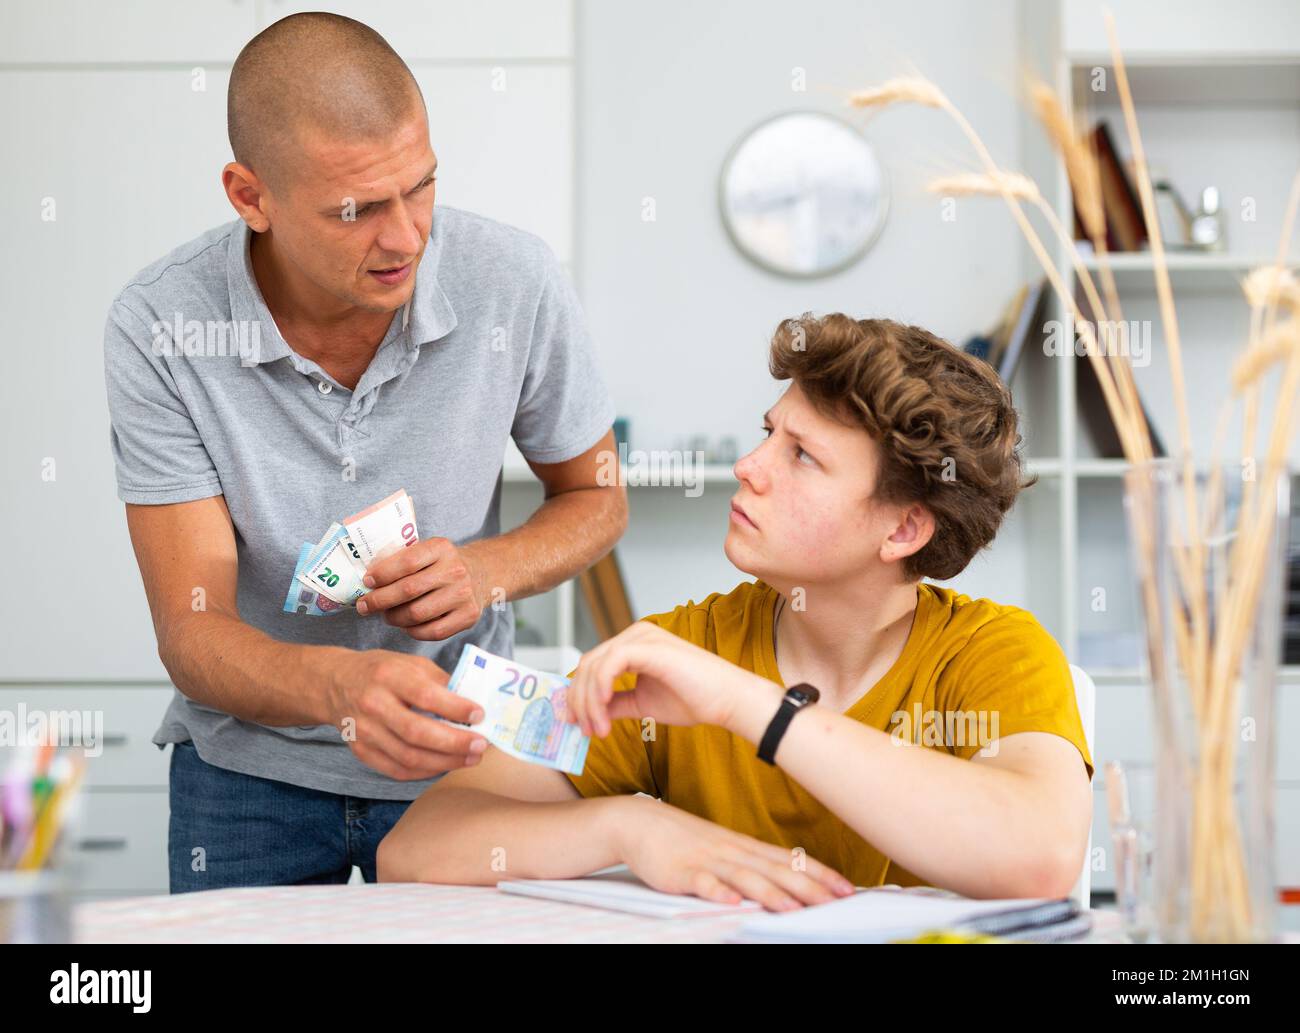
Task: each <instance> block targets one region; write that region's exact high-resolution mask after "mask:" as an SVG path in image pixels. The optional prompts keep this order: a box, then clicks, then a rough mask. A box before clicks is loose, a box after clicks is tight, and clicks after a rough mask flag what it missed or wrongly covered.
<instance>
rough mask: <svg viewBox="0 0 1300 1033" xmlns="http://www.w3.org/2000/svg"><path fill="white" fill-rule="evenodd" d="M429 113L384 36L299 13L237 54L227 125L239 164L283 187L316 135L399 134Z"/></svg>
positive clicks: (344, 21)
mask: <svg viewBox="0 0 1300 1033" xmlns="http://www.w3.org/2000/svg"><path fill="white" fill-rule="evenodd" d="M417 116H418V117H421V118H425V119H427V116H426V115H425V109H424V98H423V96H422V95H421V93H420V87H419V86H418V85H417V83H416V81H415V77H414V76H413V75H412V74H411V70H410V69H409V68H407V67H406V63H405V62H404V61H403V60H402V59H401V58H400V57H398V56H397V54H396V52H394V50H393V48H392V47H390V46H389V45H388V43H387V42H386V41H385V40H384V37H383V36H381V35H379V33H377V32H375V30H374V29H372V28H370V27H369V26H367V25H363V24H362V23H361V22H359V21H354V20H353V19H351V18H344V17H343V16H341V15H337V14H324V13H320V12H308V13H303V14H291V15H289V16H288V17H287V18H281V19H280V20H279V21H278V22H276V23H275V24H274V25H270V26H268V27H267V28H265V29H263V30H262V31H261V32H259V33H258V34H257V35H256V36H254V37H253V38H252V39H251V40H249V41H248V43H247V45H245V47H244V49H243V50H241V51H240V52H239V57H238V58H236V59H235V64H234V67H233V68H232V69H231V72H230V89H229V92H228V94H227V101H226V126H227V131H228V132H229V134H230V147H231V150H233V151H234V154H235V160H236V161H238V162H239V163H240V164H242V165H244V166H246V167H247V168H249V169H251V170H252V171H253V172H255V173H256V174H257V176H258V177H259V178H261V179H262V180H263V181H264V182H266V183H267V184H268V185H269V186H270V187H271V188H272V189H274V190H277V191H282V190H284V189H285V188H286V186H287V184H288V183H289V182H291V181H292V180H293V178H294V171H295V168H296V167H297V166H298V165H300V164H301V155H302V153H303V149H304V143H305V141H306V140H307V139H308V138H314V139H321V138H324V139H330V140H340V141H347V142H349V143H357V142H374V141H382V140H387V139H391V138H392V137H393V136H394V134H396V133H397V132H398V131H399V130H400V129H401V128H402V127H403V126H404V125H408V124H409V123H410V122H411V120H412V119H413V118H415V117H417Z"/></svg>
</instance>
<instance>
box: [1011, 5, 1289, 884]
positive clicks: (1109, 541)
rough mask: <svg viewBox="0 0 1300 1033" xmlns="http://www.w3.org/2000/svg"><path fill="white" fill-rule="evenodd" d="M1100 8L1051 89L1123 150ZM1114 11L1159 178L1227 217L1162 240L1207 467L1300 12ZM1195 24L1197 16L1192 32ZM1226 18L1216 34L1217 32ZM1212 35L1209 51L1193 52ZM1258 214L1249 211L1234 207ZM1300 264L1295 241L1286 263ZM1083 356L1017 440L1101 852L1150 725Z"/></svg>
mask: <svg viewBox="0 0 1300 1033" xmlns="http://www.w3.org/2000/svg"><path fill="white" fill-rule="evenodd" d="M1101 6H1102V5H1101V3H1099V2H1096V0H1064V3H1063V4H1062V21H1061V38H1060V46H1059V51H1058V56H1057V65H1056V84H1055V85H1056V88H1057V90H1058V91H1059V94H1060V96H1061V98H1062V101H1063V103H1064V104H1065V105H1066V108H1067V110H1068V111H1072V112H1075V113H1076V114H1077V115H1079V116H1081V120H1082V123H1083V125H1084V126H1085V127H1086V128H1090V127H1091V125H1093V124H1094V123H1095V122H1096V121H1097V120H1099V119H1105V120H1106V121H1107V122H1108V123H1109V124H1110V127H1111V135H1112V137H1113V138H1114V140H1115V142H1116V146H1117V147H1118V149H1119V150H1120V155H1121V158H1122V159H1125V160H1126V159H1128V158H1129V157H1130V155H1131V147H1130V143H1129V140H1128V134H1127V131H1126V130H1125V127H1124V121H1123V116H1122V112H1121V109H1120V105H1119V95H1118V90H1117V87H1116V84H1115V80H1114V74H1113V68H1111V61H1110V57H1109V52H1108V50H1106V49H1105V39H1104V35H1103V34H1102V24H1103V23H1102V20H1101V14H1100V10H1101ZM1111 6H1113V7H1114V8H1115V10H1116V18H1117V27H1118V31H1119V42H1120V45H1121V47H1123V50H1124V54H1125V61H1126V66H1127V68H1128V71H1129V79H1130V84H1131V86H1132V89H1133V95H1134V101H1135V104H1136V106H1137V112H1138V123H1139V128H1140V130H1141V132H1142V138H1143V144H1144V148H1145V151H1146V155H1147V159H1148V162H1149V164H1150V166H1151V168H1152V170H1153V173H1154V174H1155V175H1157V176H1160V177H1163V178H1168V179H1171V180H1172V181H1173V182H1174V185H1175V186H1176V187H1177V188H1178V190H1179V191H1180V192H1181V193H1182V194H1183V196H1184V197H1185V198H1188V199H1189V201H1190V200H1191V199H1193V198H1195V197H1198V196H1199V193H1200V190H1201V189H1202V188H1203V187H1205V186H1211V185H1213V186H1216V187H1218V188H1219V192H1220V196H1221V198H1222V203H1223V205H1224V210H1225V214H1226V222H1227V232H1226V248H1225V250H1223V251H1222V252H1216V253H1196V252H1172V253H1170V255H1169V262H1168V267H1169V271H1170V274H1171V283H1172V287H1173V292H1174V298H1175V303H1176V306H1177V311H1178V316H1179V327H1180V336H1181V341H1182V348H1183V355H1184V366H1185V371H1186V376H1187V391H1188V405H1189V410H1190V412H1191V414H1192V423H1193V427H1192V440H1193V453H1194V455H1195V456H1196V457H1197V461H1198V462H1200V463H1206V462H1208V460H1209V456H1210V452H1211V439H1212V436H1213V426H1214V422H1215V420H1216V418H1217V413H1218V405H1219V403H1220V401H1221V399H1222V398H1223V397H1225V396H1226V393H1227V385H1228V382H1229V381H1228V370H1229V369H1230V366H1231V362H1232V360H1233V359H1234V358H1235V357H1236V355H1237V354H1238V350H1239V349H1240V348H1241V347H1242V345H1243V343H1244V341H1245V339H1246V336H1247V332H1248V319H1249V310H1248V308H1247V306H1246V303H1245V300H1244V297H1243V295H1242V293H1241V290H1240V286H1239V285H1240V281H1241V279H1242V278H1243V277H1244V276H1245V275H1246V274H1247V273H1248V272H1249V271H1250V270H1251V269H1253V268H1255V267H1256V266H1258V265H1261V264H1264V263H1267V262H1271V261H1272V260H1273V256H1274V254H1275V251H1276V247H1277V234H1278V233H1279V231H1280V227H1281V222H1282V209H1283V207H1284V206H1285V203H1286V196H1287V191H1288V189H1289V186H1290V180H1291V178H1292V177H1293V176H1294V175H1295V172H1296V170H1297V168H1300V18H1297V17H1296V15H1295V13H1294V6H1293V5H1292V7H1291V8H1284V7H1283V6H1282V5H1278V4H1275V3H1271V2H1270V0H1257V2H1256V3H1254V4H1251V5H1248V6H1250V8H1251V10H1250V11H1246V10H1241V9H1236V8H1234V9H1233V10H1231V11H1230V10H1226V9H1222V8H1220V7H1218V6H1207V5H1203V4H1200V3H1193V4H1185V5H1172V4H1150V3H1149V4H1143V5H1139V4H1134V3H1129V2H1125V0H1120V2H1118V3H1112V4H1111ZM1255 8H1260V10H1259V11H1255V10H1254V9H1255ZM1252 12H1253V13H1252ZM1189 20H1194V24H1192V25H1191V26H1190V27H1189V24H1188V22H1189ZM1220 22H1221V23H1223V24H1222V26H1221V31H1220V29H1216V27H1215V26H1216V24H1218V23H1220ZM1251 26H1253V28H1252V27H1251ZM1207 42H1208V43H1210V44H1212V45H1213V46H1214V48H1215V49H1213V50H1211V49H1203V48H1204V47H1205V45H1206V43H1207ZM1098 69H1102V70H1104V82H1105V84H1106V87H1107V89H1106V90H1104V91H1101V92H1095V91H1094V90H1093V89H1092V86H1093V83H1094V82H1096V81H1098V77H1097V75H1096V72H1097V70H1098ZM1056 199H1057V214H1058V216H1059V217H1060V218H1061V220H1062V222H1063V224H1064V225H1066V226H1070V225H1072V224H1073V210H1072V202H1071V197H1070V191H1069V186H1068V181H1067V179H1066V176H1065V173H1064V171H1063V170H1060V171H1059V172H1058V182H1057V191H1056ZM1251 211H1253V212H1254V213H1255V215H1256V219H1255V220H1254V221H1251V220H1250V219H1248V218H1246V217H1245V216H1247V215H1248V213H1249V212H1251ZM1080 250H1081V251H1082V250H1084V249H1082V248H1081V249H1080ZM1295 260H1296V256H1295V255H1294V249H1293V264H1294V262H1295ZM1056 265H1057V269H1058V271H1059V272H1060V273H1061V276H1062V278H1063V279H1064V280H1065V281H1066V282H1069V283H1075V282H1076V278H1075V273H1074V267H1073V262H1072V259H1071V256H1070V253H1069V251H1068V249H1067V248H1066V247H1064V246H1061V247H1059V248H1058V249H1057V252H1056ZM1084 266H1085V267H1086V268H1087V269H1088V270H1089V271H1090V272H1095V271H1096V270H1097V268H1098V264H1097V261H1096V259H1095V257H1093V256H1091V255H1090V254H1085V257H1084ZM1110 266H1111V268H1112V270H1113V271H1114V273H1115V278H1116V283H1117V287H1118V291H1119V296H1120V302H1121V305H1122V307H1123V309H1124V311H1123V318H1124V319H1125V320H1127V321H1133V320H1140V321H1142V322H1143V323H1144V324H1146V323H1148V322H1149V325H1150V327H1151V338H1150V343H1151V361H1150V364H1149V365H1148V366H1145V367H1143V368H1140V369H1137V370H1135V379H1136V382H1137V387H1138V390H1139V393H1140V394H1141V396H1142V400H1143V403H1144V405H1145V406H1146V408H1147V410H1148V412H1149V413H1150V416H1151V420H1152V423H1153V425H1154V426H1155V428H1156V429H1157V430H1158V432H1159V434H1160V436H1161V438H1162V439H1163V443H1164V445H1165V448H1166V450H1167V451H1169V452H1171V453H1172V452H1176V451H1177V450H1178V445H1179V442H1178V424H1177V419H1176V411H1175V406H1174V401H1173V392H1172V387H1171V385H1170V377H1169V371H1168V367H1167V360H1166V358H1165V356H1167V349H1166V348H1165V342H1164V334H1163V329H1162V324H1161V321H1160V317H1159V312H1158V307H1157V300H1156V295H1155V286H1154V277H1153V263H1152V258H1151V255H1150V254H1149V253H1147V252H1139V253H1121V254H1116V255H1113V256H1112V257H1111V259H1110ZM1099 286H1100V284H1099ZM1056 318H1058V319H1061V320H1062V321H1063V322H1064V323H1065V324H1066V327H1067V329H1066V335H1065V339H1066V340H1073V334H1072V330H1073V328H1072V323H1073V320H1071V319H1069V318H1068V314H1066V313H1064V312H1063V311H1062V307H1060V306H1058V308H1057V313H1056ZM1087 361H1089V360H1088V359H1087V358H1086V357H1075V356H1073V355H1070V356H1067V357H1065V358H1062V359H1058V360H1054V361H1053V362H1052V365H1053V366H1054V376H1053V377H1052V380H1053V381H1054V390H1053V394H1054V403H1055V404H1054V410H1055V412H1054V415H1055V426H1054V427H1052V428H1050V429H1049V430H1048V431H1047V432H1046V433H1043V431H1044V428H1043V427H1042V426H1041V425H1040V426H1039V427H1038V428H1037V430H1038V431H1039V435H1038V437H1037V438H1036V439H1028V438H1027V444H1028V448H1029V451H1031V452H1033V453H1035V454H1043V455H1048V456H1049V457H1050V458H1047V459H1042V460H1038V461H1037V465H1038V466H1039V468H1040V469H1041V470H1042V471H1044V472H1046V471H1049V470H1050V471H1052V474H1051V476H1052V479H1053V480H1054V481H1055V482H1056V483H1057V484H1058V485H1059V493H1058V501H1059V526H1058V528H1057V531H1058V535H1059V547H1060V579H1059V596H1058V598H1057V599H1056V600H1055V601H1054V605H1055V611H1054V612H1053V608H1052V605H1051V604H1049V605H1048V614H1049V616H1054V617H1055V619H1056V620H1057V621H1058V626H1057V628H1056V629H1054V630H1055V632H1056V634H1057V636H1058V638H1059V640H1060V642H1061V644H1062V647H1063V648H1064V649H1065V651H1066V653H1067V655H1068V656H1069V657H1070V659H1071V660H1072V661H1073V662H1076V663H1079V664H1080V665H1081V666H1084V667H1085V668H1086V669H1087V670H1088V671H1089V673H1090V674H1091V675H1092V677H1093V679H1094V681H1095V682H1096V684H1097V729H1096V735H1095V742H1094V751H1093V752H1094V762H1095V763H1096V767H1097V777H1096V778H1095V779H1094V781H1093V787H1094V792H1095V796H1094V820H1093V844H1094V847H1098V846H1100V847H1101V848H1102V849H1103V850H1106V849H1107V848H1108V846H1109V843H1110V835H1109V829H1108V827H1107V819H1106V806H1105V795H1104V772H1103V769H1102V764H1103V763H1104V762H1105V761H1106V760H1111V759H1119V760H1124V761H1130V762H1134V761H1138V762H1141V761H1150V760H1152V759H1153V758H1152V751H1153V744H1154V737H1153V728H1152V725H1151V720H1150V707H1151V702H1150V687H1149V684H1148V682H1147V679H1146V675H1145V667H1146V664H1145V658H1144V657H1142V656H1141V642H1142V639H1141V627H1142V625H1141V613H1140V610H1139V608H1138V599H1137V585H1136V578H1135V575H1134V573H1133V570H1132V568H1131V561H1130V554H1129V544H1128V529H1127V526H1126V524H1125V515H1124V512H1123V474H1124V471H1125V469H1126V468H1127V462H1126V461H1125V460H1123V459H1112V458H1105V457H1100V456H1097V455H1096V454H1095V450H1094V449H1093V448H1092V443H1091V441H1090V439H1089V438H1088V436H1087V434H1086V431H1085V429H1084V427H1083V426H1082V425H1081V422H1080V419H1079V411H1078V404H1077V395H1076V374H1077V368H1078V367H1077V363H1080V362H1087ZM1017 404H1020V399H1019V398H1018V399H1017ZM1265 404H1268V402H1267V398H1266V400H1265ZM1235 422H1236V423H1238V424H1239V423H1240V421H1239V420H1237V421H1235ZM1053 437H1054V438H1055V440H1054V441H1053V440H1052V438H1053ZM1240 454H1241V448H1240V440H1239V439H1236V440H1229V442H1228V443H1227V447H1226V449H1225V451H1224V454H1223V458H1224V459H1230V458H1231V457H1232V456H1237V455H1240ZM1290 458H1291V463H1292V470H1293V471H1294V470H1296V469H1300V462H1298V460H1300V451H1298V450H1297V448H1296V447H1295V443H1293V445H1292V451H1291V457H1290ZM1040 530H1042V529H1040ZM1097 589H1103V590H1104V601H1105V605H1104V608H1102V609H1095V608H1094V606H1093V599H1094V593H1095V591H1096V590H1097ZM1044 623H1045V624H1047V623H1049V621H1047V620H1045V621H1044ZM1099 646H1100V647H1101V648H1100V649H1099V648H1097V647H1099ZM1115 646H1126V647H1128V652H1129V655H1128V656H1124V655H1122V653H1123V650H1120V651H1119V652H1120V654H1121V655H1119V656H1118V657H1117V659H1116V660H1114V661H1112V662H1110V663H1105V662H1102V654H1105V653H1107V652H1110V653H1112V654H1115V653H1116V650H1115V649H1113V648H1111V649H1108V648H1107V647H1115ZM1281 682H1282V684H1281V690H1280V698H1279V713H1278V720H1279V727H1278V729H1277V731H1276V741H1277V742H1278V744H1279V746H1280V747H1281V752H1280V755H1279V758H1278V768H1277V774H1276V777H1277V793H1278V797H1277V822H1276V832H1277V841H1278V851H1277V858H1278V879H1279V882H1280V883H1282V884H1285V885H1295V884H1296V883H1297V881H1298V880H1300V822H1298V821H1297V814H1300V758H1297V755H1296V754H1295V753H1294V751H1289V752H1288V751H1287V750H1286V744H1287V743H1288V742H1290V741H1292V737H1293V735H1294V734H1295V733H1297V732H1298V731H1300V706H1298V705H1297V704H1298V703H1300V668H1297V667H1284V668H1282V676H1281ZM1093 885H1094V887H1095V888H1097V889H1099V890H1107V889H1111V888H1113V885H1114V881H1113V875H1112V873H1111V871H1110V867H1109V865H1105V866H1104V867H1103V868H1101V869H1100V870H1096V871H1094V877H1093Z"/></svg>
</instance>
